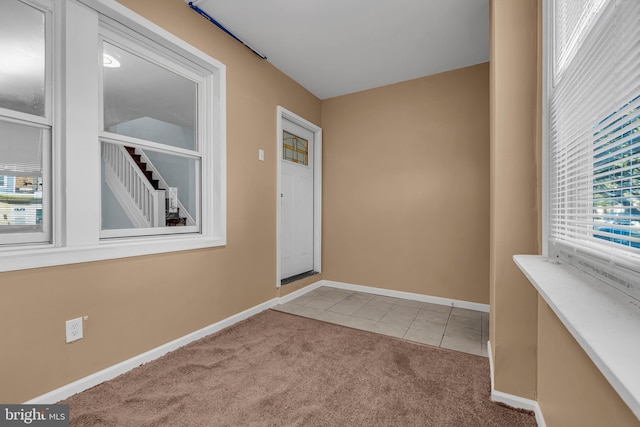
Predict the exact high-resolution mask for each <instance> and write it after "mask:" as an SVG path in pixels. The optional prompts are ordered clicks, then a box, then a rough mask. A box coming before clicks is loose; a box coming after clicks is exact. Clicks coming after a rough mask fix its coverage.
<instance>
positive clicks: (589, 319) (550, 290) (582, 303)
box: [514, 255, 640, 418]
mask: <svg viewBox="0 0 640 427" xmlns="http://www.w3.org/2000/svg"><path fill="white" fill-rule="evenodd" d="M514 261H515V263H516V264H517V265H518V267H519V268H520V269H521V270H522V272H523V273H524V274H525V276H526V277H527V279H529V281H530V282H531V284H532V285H533V286H534V287H535V289H536V290H537V291H538V293H539V294H540V296H541V297H542V298H543V299H544V301H545V303H547V304H548V305H549V307H550V308H551V310H553V312H554V313H555V315H556V316H558V319H559V320H560V321H561V322H562V324H563V325H564V327H565V328H566V329H567V330H568V331H569V333H570V334H571V336H572V337H573V338H574V339H575V340H576V342H577V343H578V344H579V345H580V347H581V348H582V349H583V350H584V352H585V353H586V354H587V355H588V356H589V358H590V359H591V361H592V362H593V364H594V365H595V366H596V368H598V370H599V371H600V372H601V373H602V375H603V376H604V377H605V378H606V379H607V381H608V382H609V384H610V385H611V386H612V387H613V389H614V390H615V391H616V392H617V393H618V395H619V396H620V398H621V399H622V400H623V401H624V402H625V403H626V404H627V405H628V406H629V409H630V410H631V411H632V412H633V413H634V415H635V416H636V417H638V418H640V365H638V363H637V362H635V361H636V360H637V359H638V354H639V353H640V341H638V332H639V331H640V307H639V305H638V300H636V299H634V298H633V297H631V296H629V295H627V294H625V293H623V292H622V291H620V290H619V289H618V288H616V287H614V286H610V285H608V284H607V283H605V282H602V281H600V280H599V279H597V278H595V277H593V276H591V275H589V274H587V273H585V272H583V271H582V270H579V269H578V268H577V267H574V266H572V265H568V264H565V263H558V262H552V261H550V260H547V259H546V258H545V257H542V256H538V255H515V256H514Z"/></svg>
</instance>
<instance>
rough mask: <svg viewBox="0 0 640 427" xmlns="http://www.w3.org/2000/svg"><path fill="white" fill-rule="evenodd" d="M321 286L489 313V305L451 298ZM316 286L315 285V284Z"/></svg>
mask: <svg viewBox="0 0 640 427" xmlns="http://www.w3.org/2000/svg"><path fill="white" fill-rule="evenodd" d="M316 283H319V282H316ZM320 283H321V284H320V286H330V287H333V288H340V289H347V290H350V291H357V292H367V293H370V294H376V295H383V296H386V297H395V298H404V299H410V300H414V301H420V302H428V303H431V304H439V305H447V306H450V307H458V308H466V309H469V310H476V311H482V312H485V313H488V312H489V304H480V303H477V302H469V301H462V300H457V299H451V298H441V297H433V296H429V295H422V294H414V293H412V292H404V291H394V290H390V289H382V288H374V287H371V286H362V285H353V284H351V283H343V282H334V281H331V280H320ZM314 284H315V283H314Z"/></svg>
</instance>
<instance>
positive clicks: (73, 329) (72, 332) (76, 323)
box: [65, 317, 82, 343]
mask: <svg viewBox="0 0 640 427" xmlns="http://www.w3.org/2000/svg"><path fill="white" fill-rule="evenodd" d="M65 327H66V330H67V342H68V343H69V342H73V341H77V340H79V339H80V338H82V317H78V318H77V319H71V320H67V321H66V322H65Z"/></svg>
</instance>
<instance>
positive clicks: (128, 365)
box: [25, 298, 281, 404]
mask: <svg viewBox="0 0 640 427" xmlns="http://www.w3.org/2000/svg"><path fill="white" fill-rule="evenodd" d="M280 303H281V302H280V299H279V298H273V299H271V300H269V301H266V302H263V303H262V304H259V305H256V306H255V307H252V308H249V309H247V310H245V311H242V312H240V313H238V314H234V315H233V316H230V317H227V318H226V319H223V320H221V321H219V322H216V323H214V324H212V325H209V326H206V327H204V328H202V329H199V330H197V331H195V332H192V333H190V334H187V335H185V336H183V337H180V338H177V339H175V340H173V341H171V342H168V343H166V344H163V345H161V346H159V347H156V348H154V349H151V350H149V351H147V352H145V353H142V354H139V355H137V356H134V357H132V358H131V359H128V360H125V361H123V362H120V363H118V364H116V365H113V366H110V367H108V368H106V369H103V370H101V371H98V372H96V373H94V374H91V375H89V376H86V377H84V378H80V379H79V380H77V381H74V382H72V383H70V384H67V385H65V386H62V387H60V388H57V389H55V390H53V391H51V392H49V393H45V394H42V395H40V396H38V397H35V398H33V399H31V400H29V401H27V402H25V404H53V403H56V402H59V401H61V400H63V399H66V398H68V397H70V396H73V395H74V394H77V393H80V392H82V391H84V390H87V389H89V388H91V387H94V386H96V385H98V384H100V383H102V382H104V381H108V380H111V379H113V378H115V377H117V376H119V375H122V374H124V373H125V372H128V371H130V370H132V369H133V368H136V367H138V366H140V365H142V364H145V363H148V362H151V361H152V360H155V359H157V358H159V357H161V356H164V355H165V354H167V353H168V352H170V351H174V350H176V349H178V348H180V347H183V346H185V345H187V344H189V343H191V342H193V341H196V340H199V339H200V338H203V337H206V336H207V335H211V334H213V333H215V332H218V331H220V330H222V329H224V328H227V327H229V326H231V325H233V324H235V323H238V322H240V321H241V320H245V319H247V318H249V317H251V316H254V315H256V314H258V313H260V312H262V311H264V310H267V309H269V308H271V307H274V306H276V305H278V304H280Z"/></svg>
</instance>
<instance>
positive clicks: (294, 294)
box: [278, 280, 322, 304]
mask: <svg viewBox="0 0 640 427" xmlns="http://www.w3.org/2000/svg"><path fill="white" fill-rule="evenodd" d="M321 286H322V280H319V281H317V282H315V283H312V284H310V285H308V286H305V287H304V288H302V289H298V290H297V291H295V292H291V293H290V294H288V295H284V296H282V297H280V300H279V301H278V304H286V303H288V302H289V301H291V300H293V299H296V298H298V297H301V296H302V295H304V294H307V293H309V292H311V291H313V290H314V289H318V288H319V287H321Z"/></svg>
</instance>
